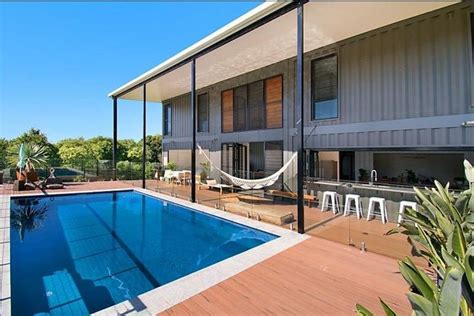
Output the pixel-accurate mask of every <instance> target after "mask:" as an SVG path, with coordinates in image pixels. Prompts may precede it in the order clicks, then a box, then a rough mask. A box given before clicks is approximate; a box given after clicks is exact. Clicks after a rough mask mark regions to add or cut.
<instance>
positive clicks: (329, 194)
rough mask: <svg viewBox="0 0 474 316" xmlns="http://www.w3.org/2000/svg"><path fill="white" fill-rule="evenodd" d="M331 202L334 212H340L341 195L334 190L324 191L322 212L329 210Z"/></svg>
mask: <svg viewBox="0 0 474 316" xmlns="http://www.w3.org/2000/svg"><path fill="white" fill-rule="evenodd" d="M329 203H331V209H332V212H333V213H334V214H337V213H339V197H338V196H337V193H336V192H334V191H324V193H323V203H322V204H321V212H324V211H326V210H329Z"/></svg>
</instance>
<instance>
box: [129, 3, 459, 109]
mask: <svg viewBox="0 0 474 316" xmlns="http://www.w3.org/2000/svg"><path fill="white" fill-rule="evenodd" d="M457 2H459V1H444V2H441V1H433V2H429V1H421V2H410V1H405V2H384V1H380V2H309V3H307V4H306V5H305V8H304V13H305V17H304V18H305V19H304V23H305V28H304V37H305V42H304V48H305V51H310V50H314V49H317V48H320V47H323V46H326V45H328V44H332V43H335V42H338V41H341V40H343V39H347V38H350V37H353V36H355V35H358V34H362V33H365V32H368V31H370V30H373V29H377V28H380V27H382V26H386V25H389V24H392V23H395V22H398V21H401V20H405V19H408V18H411V17H414V16H417V15H420V14H423V13H426V12H429V11H433V10H436V9H439V8H442V7H445V6H448V5H452V4H454V3H457ZM294 56H296V12H295V11H294V10H293V11H291V12H289V13H287V14H285V15H283V16H281V17H279V18H277V19H275V20H273V21H271V22H270V23H267V24H265V25H264V26H262V27H260V28H258V29H256V30H253V31H252V32H250V33H247V34H245V35H244V36H242V37H240V38H238V39H236V40H234V41H232V42H230V43H228V44H226V45H224V46H222V47H220V48H218V49H216V50H214V51H212V52H210V53H208V54H206V55H204V56H202V57H200V58H198V59H197V60H196V85H197V88H198V89H199V88H202V87H206V86H209V85H211V84H214V83H217V82H220V81H223V80H226V79H229V78H232V77H236V76H238V75H241V74H244V73H247V72H249V71H252V70H256V69H259V68H262V67H265V66H268V65H271V64H273V63H276V62H278V61H281V60H284V59H287V58H290V57H294ZM190 69H191V67H190V65H189V64H187V65H185V66H183V67H180V68H178V69H176V70H174V71H172V72H170V73H168V74H165V75H163V76H162V77H160V78H158V79H155V80H154V81H152V82H150V83H148V84H147V100H148V101H152V102H161V101H163V100H167V99H169V98H172V97H175V96H178V95H181V94H185V93H188V92H189V91H190V71H191V70H190ZM123 88H124V90H125V88H127V85H125V86H124V87H123ZM121 99H129V100H142V99H143V90H142V89H136V90H134V91H131V92H129V93H128V94H126V95H123V96H121Z"/></svg>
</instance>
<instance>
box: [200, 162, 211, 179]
mask: <svg viewBox="0 0 474 316" xmlns="http://www.w3.org/2000/svg"><path fill="white" fill-rule="evenodd" d="M201 167H202V170H201V173H200V176H201V181H206V180H207V177H208V176H209V170H210V169H211V164H210V163H209V162H208V161H206V162H201Z"/></svg>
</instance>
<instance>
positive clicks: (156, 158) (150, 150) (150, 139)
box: [146, 134, 162, 162]
mask: <svg viewBox="0 0 474 316" xmlns="http://www.w3.org/2000/svg"><path fill="white" fill-rule="evenodd" d="M161 141H162V140H161V135H159V134H157V135H148V136H147V137H146V146H147V150H146V156H147V160H148V161H150V162H160V161H161Z"/></svg>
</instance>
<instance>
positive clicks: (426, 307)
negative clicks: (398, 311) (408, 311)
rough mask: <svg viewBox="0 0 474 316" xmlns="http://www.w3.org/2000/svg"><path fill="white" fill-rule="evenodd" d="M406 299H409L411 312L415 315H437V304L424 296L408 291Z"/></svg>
mask: <svg viewBox="0 0 474 316" xmlns="http://www.w3.org/2000/svg"><path fill="white" fill-rule="evenodd" d="M407 296H408V300H409V301H410V304H411V308H412V309H413V313H414V314H415V315H417V316H431V315H433V316H438V315H439V310H438V306H437V305H435V304H433V303H432V302H431V301H430V300H428V299H426V298H424V297H423V296H421V295H418V294H416V293H408V294H407Z"/></svg>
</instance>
